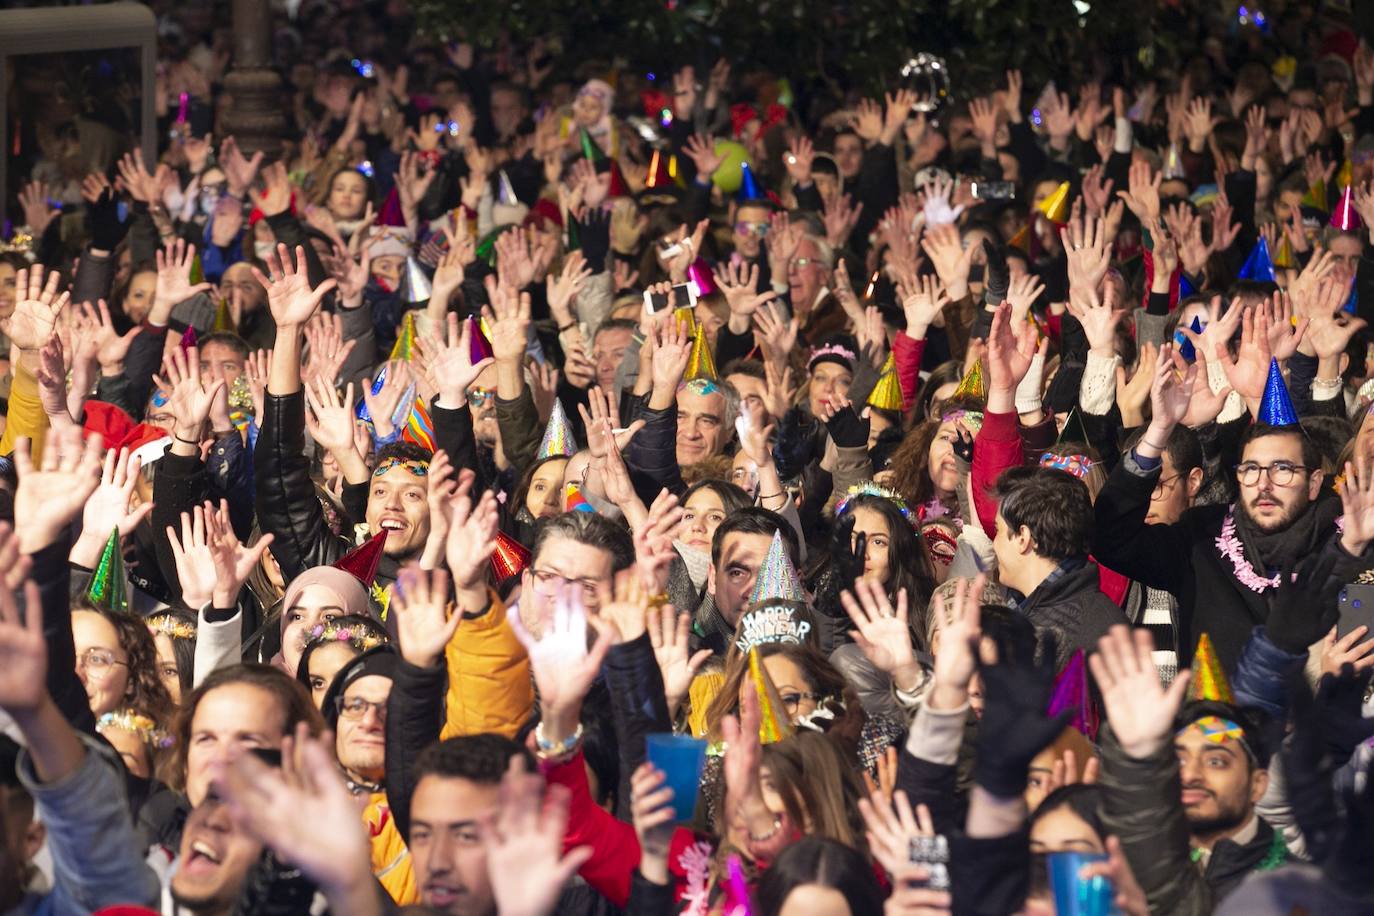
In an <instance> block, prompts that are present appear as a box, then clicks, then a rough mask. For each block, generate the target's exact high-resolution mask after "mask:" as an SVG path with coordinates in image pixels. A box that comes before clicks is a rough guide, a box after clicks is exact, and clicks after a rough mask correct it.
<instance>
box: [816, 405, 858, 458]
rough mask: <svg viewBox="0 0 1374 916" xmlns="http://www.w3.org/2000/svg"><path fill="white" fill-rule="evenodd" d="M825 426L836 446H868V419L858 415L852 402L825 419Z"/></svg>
mask: <svg viewBox="0 0 1374 916" xmlns="http://www.w3.org/2000/svg"><path fill="white" fill-rule="evenodd" d="M825 428H826V429H828V430H830V438H831V440H832V441H834V443H835V447H836V448H867V447H868V421H867V420H865V419H864V418H863V417H861V416H859V412H858V411H857V410H855V409H854V405H852V404H851V405H849V406H848V407H845V408H844V409H842V410H838V411H836V412H835V415H834V416H833V417H831V418H830V419H829V420H826V421H825Z"/></svg>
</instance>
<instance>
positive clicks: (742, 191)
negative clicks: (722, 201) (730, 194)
mask: <svg viewBox="0 0 1374 916" xmlns="http://www.w3.org/2000/svg"><path fill="white" fill-rule="evenodd" d="M737 199H738V200H739V201H740V202H741V203H743V202H744V201H746V200H762V199H763V192H762V191H760V190H759V182H758V179H757V178H755V177H754V170H753V169H751V168H750V167H749V163H747V162H741V163H740V164H739V194H738V195H737Z"/></svg>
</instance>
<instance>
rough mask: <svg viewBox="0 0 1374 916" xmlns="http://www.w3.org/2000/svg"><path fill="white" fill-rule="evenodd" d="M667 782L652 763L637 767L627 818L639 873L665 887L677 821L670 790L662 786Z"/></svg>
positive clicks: (664, 775) (631, 787) (631, 784)
mask: <svg viewBox="0 0 1374 916" xmlns="http://www.w3.org/2000/svg"><path fill="white" fill-rule="evenodd" d="M667 778H668V777H667V774H665V773H664V772H663V771H662V770H660V769H658V768H656V767H655V766H654V765H653V764H652V763H641V764H640V765H639V768H638V769H637V770H635V772H634V775H633V776H631V777H630V814H631V816H632V818H633V820H634V825H635V834H636V835H637V836H638V837H639V851H640V860H639V872H640V874H642V875H643V876H644V877H645V878H647V879H648V880H650V881H652V882H653V883H655V884H667V883H668V845H669V843H670V842H671V840H672V838H673V829H674V826H675V824H674V821H675V820H676V817H677V815H676V812H675V811H674V809H673V790H672V789H671V788H668V787H667V786H665V785H664V782H665V781H666V780H667Z"/></svg>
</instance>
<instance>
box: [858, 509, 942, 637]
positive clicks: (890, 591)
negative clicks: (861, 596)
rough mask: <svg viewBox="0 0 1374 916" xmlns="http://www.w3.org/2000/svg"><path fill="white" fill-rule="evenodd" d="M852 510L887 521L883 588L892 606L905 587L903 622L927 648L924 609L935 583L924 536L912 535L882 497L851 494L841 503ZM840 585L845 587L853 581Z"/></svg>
mask: <svg viewBox="0 0 1374 916" xmlns="http://www.w3.org/2000/svg"><path fill="white" fill-rule="evenodd" d="M855 509H871V510H873V511H874V512H877V513H878V514H879V515H881V516H882V517H883V518H884V519H885V520H886V521H887V532H888V538H887V568H888V571H889V575H888V577H887V582H886V583H884V586H883V588H884V590H885V591H886V592H887V597H888V600H890V601H891V602H892V606H893V607H896V606H897V593H898V592H900V591H901V590H902V589H906V601H907V621H908V623H909V624H910V625H911V630H912V633H913V634H914V635H915V636H916V642H917V645H919V646H921V648H928V647H927V646H925V645H924V642H925V635H924V634H925V632H926V617H927V608H928V606H929V605H930V596H931V595H932V594H934V592H935V584H936V583H935V567H934V565H932V563H931V562H930V554H929V553H928V552H927V550H926V542H925V538H921V537H917V536H916V530H915V529H914V528H912V527H911V522H909V521H907V519H906V516H905V515H903V514H902V510H901V509H900V508H898V506H897V504H896V503H894V502H893V501H892V500H890V499H888V498H887V497H886V496H877V495H871V494H862V495H859V496H855V497H854V498H853V499H851V500H850V501H849V504H848V505H847V506H845V514H846V515H848V514H852V513H853V512H854V510H855ZM913 511H914V510H913ZM837 521H838V519H837ZM842 584H843V585H844V587H845V588H849V587H852V586H853V584H854V583H852V582H849V583H842Z"/></svg>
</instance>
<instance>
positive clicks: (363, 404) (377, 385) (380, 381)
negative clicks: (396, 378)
mask: <svg viewBox="0 0 1374 916" xmlns="http://www.w3.org/2000/svg"><path fill="white" fill-rule="evenodd" d="M385 384H386V365H385V364H383V366H382V368H381V370H380V371H378V373H377V377H376V378H374V379H373V380H372V396H373V397H374V398H375V397H376V396H377V395H379V394H381V393H382V386H383V385H385ZM354 416H356V417H357V418H358V419H359V420H366V421H368V422H369V423H371V422H372V411H370V410H368V409H367V398H358V407H357V409H356V410H355V411H354Z"/></svg>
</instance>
